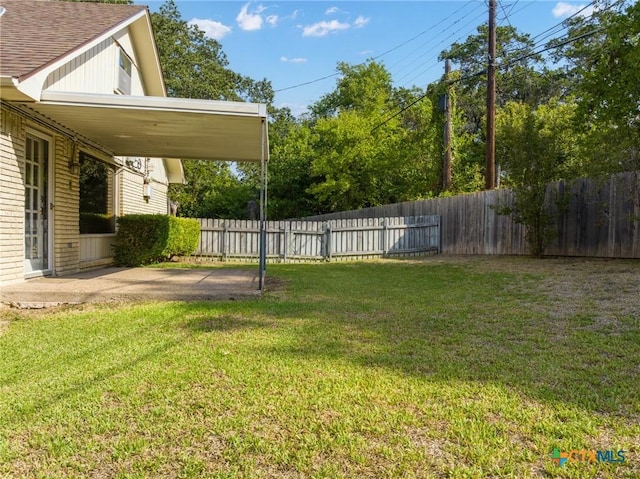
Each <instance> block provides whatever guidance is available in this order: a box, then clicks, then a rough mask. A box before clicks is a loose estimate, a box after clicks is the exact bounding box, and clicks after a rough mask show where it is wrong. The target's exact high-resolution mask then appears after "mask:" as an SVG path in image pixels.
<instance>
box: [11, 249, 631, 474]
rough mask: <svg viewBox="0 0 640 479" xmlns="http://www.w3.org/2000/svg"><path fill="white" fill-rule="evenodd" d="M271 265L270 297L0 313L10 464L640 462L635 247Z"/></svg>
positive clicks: (468, 470)
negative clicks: (627, 254) (615, 254)
mask: <svg viewBox="0 0 640 479" xmlns="http://www.w3.org/2000/svg"><path fill="white" fill-rule="evenodd" d="M268 270H269V275H270V277H272V278H275V280H276V281H275V282H276V283H280V286H279V287H277V288H275V289H274V288H272V291H271V292H269V293H267V294H266V296H265V298H264V299H262V300H245V301H232V302H217V303H216V302H214V303H195V304H186V303H145V304H133V305H126V304H122V305H104V306H85V307H80V308H78V307H76V308H61V309H59V310H57V311H49V312H16V311H13V310H2V312H0V317H2V318H4V319H5V320H9V321H10V323H9V327H8V330H6V331H5V332H4V334H2V335H1V336H0V476H8V477H56V478H57V477H141V478H142V477H194V478H196V477H220V478H222V477H229V478H231V477H273V478H276V477H277V478H281V477H284V478H287V477H291V478H294V477H296V478H298V477H299V478H303V477H304V478H306V477H327V478H336V477H345V478H346V477H371V478H379V477H477V478H484V477H567V478H573V477H575V478H587V477H589V478H590V477H603V478H619V477H628V478H632V477H638V475H640V454H639V453H640V391H639V387H638V384H640V366H639V364H640V324H639V322H640V312H639V306H638V297H640V263H639V262H637V261H585V260H575V261H572V260H543V261H535V260H530V259H528V258H446V257H432V258H429V259H427V260H424V261H409V262H402V261H393V262H391V261H388V262H387V261H384V262H372V263H355V264H353V263H352V264H348V263H345V264H325V265H269V268H268ZM554 448H558V449H559V450H560V451H563V452H568V451H571V450H611V451H619V450H624V451H625V452H624V455H625V458H626V460H625V461H624V462H621V463H602V462H601V463H593V464H590V463H586V462H580V463H571V462H568V463H567V464H565V465H564V466H562V467H559V466H558V465H556V464H555V463H554V462H553V461H552V460H551V458H550V456H549V455H550V453H551V452H552V450H553V449H554Z"/></svg>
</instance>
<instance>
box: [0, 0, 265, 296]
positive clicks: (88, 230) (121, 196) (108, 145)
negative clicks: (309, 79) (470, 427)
mask: <svg viewBox="0 0 640 479" xmlns="http://www.w3.org/2000/svg"><path fill="white" fill-rule="evenodd" d="M0 107H1V114H2V117H1V120H0V285H2V284H7V283H11V282H15V281H22V280H24V279H28V278H31V277H37V276H42V275H63V274H68V273H74V272H77V271H80V270H82V269H86V268H93V267H97V266H102V265H107V264H110V263H111V262H112V257H111V256H112V255H111V244H112V243H113V237H114V231H115V230H114V228H115V221H114V219H113V218H114V217H117V216H120V215H124V214H130V213H165V214H166V213H168V212H170V204H169V199H168V186H169V184H171V183H181V182H183V181H184V175H183V170H182V164H181V161H180V160H178V159H177V158H194V159H206V160H232V161H256V162H261V164H262V166H263V168H265V162H266V159H267V156H268V145H267V142H268V139H267V131H266V130H267V122H266V116H267V115H266V106H265V105H261V104H251V103H239V102H214V101H207V100H188V99H175V98H166V92H165V87H164V82H163V77H162V71H161V68H160V63H159V58H158V53H157V50H156V47H155V41H154V37H153V30H152V26H151V20H150V15H149V11H148V9H147V8H146V7H144V6H140V5H119V4H96V3H79V2H56V1H48V0H0ZM264 177H265V178H266V174H265V175H264ZM261 264H262V261H261Z"/></svg>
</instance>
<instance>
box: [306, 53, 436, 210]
mask: <svg viewBox="0 0 640 479" xmlns="http://www.w3.org/2000/svg"><path fill="white" fill-rule="evenodd" d="M338 71H339V72H340V73H341V76H340V78H339V79H338V81H337V84H336V88H335V90H334V91H332V92H330V93H328V94H327V95H325V96H323V97H322V98H321V99H320V100H319V101H318V102H317V103H315V104H314V105H312V106H311V108H310V109H311V119H310V129H311V135H310V137H309V141H310V142H311V150H312V151H313V153H314V158H313V161H312V176H313V178H312V181H313V183H312V185H311V187H310V188H309V191H310V192H311V193H312V194H313V196H314V197H315V199H316V201H317V202H318V208H319V209H320V210H322V211H337V210H342V209H353V208H362V207H366V206H377V205H380V204H385V203H393V202H397V201H404V200H408V199H413V198H416V197H425V196H432V195H434V194H438V192H439V191H440V186H439V185H440V180H439V177H440V172H441V154H442V140H441V138H442V133H441V131H442V130H441V126H437V127H436V125H441V122H440V124H439V123H438V122H437V121H436V122H434V120H433V118H434V114H433V112H434V104H433V103H432V102H431V100H430V98H427V97H426V95H425V94H424V92H423V91H422V90H420V89H417V88H413V89H394V88H393V86H392V83H391V75H390V74H389V72H388V71H387V70H386V69H385V68H384V66H383V65H382V64H379V63H376V62H373V61H371V62H367V63H366V64H360V65H349V64H346V63H340V64H338ZM410 105H413V106H411V107H410V108H409V106H410ZM436 105H437V102H436ZM436 138H437V139H436ZM432 140H433V141H432Z"/></svg>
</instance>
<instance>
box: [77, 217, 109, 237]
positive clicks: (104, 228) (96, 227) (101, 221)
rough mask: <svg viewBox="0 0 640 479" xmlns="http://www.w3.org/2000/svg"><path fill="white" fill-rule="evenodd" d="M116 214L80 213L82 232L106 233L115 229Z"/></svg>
mask: <svg viewBox="0 0 640 479" xmlns="http://www.w3.org/2000/svg"><path fill="white" fill-rule="evenodd" d="M114 219H115V218H114V216H112V215H104V214H101V213H80V234H81V235H85V234H104V233H113V232H114V231H115V223H114Z"/></svg>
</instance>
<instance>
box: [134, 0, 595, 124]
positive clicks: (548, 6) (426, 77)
mask: <svg viewBox="0 0 640 479" xmlns="http://www.w3.org/2000/svg"><path fill="white" fill-rule="evenodd" d="M135 3H139V4H146V5H148V6H149V7H150V9H151V11H152V12H154V11H157V10H158V9H159V7H160V6H161V5H162V3H163V2H162V1H141V0H136V1H135ZM588 3H589V2H588V1H582V2H572V1H542V0H537V1H525V0H499V1H498V10H497V19H498V25H509V24H511V25H513V26H514V27H516V28H518V29H519V30H520V31H521V32H525V33H529V34H531V36H533V37H536V35H540V34H542V35H541V36H540V37H538V38H536V40H539V41H540V42H541V44H542V43H544V42H546V41H548V39H549V38H552V37H557V36H560V35H562V34H563V33H564V32H565V30H564V29H562V28H561V27H558V28H556V29H554V30H551V31H550V32H547V30H548V29H550V28H551V27H554V26H556V25H558V24H559V23H560V22H561V21H562V20H563V19H564V18H566V17H568V16H569V15H571V14H573V13H575V12H576V11H578V10H580V9H581V8H582V7H584V6H585V5H587V4H588ZM176 4H177V5H178V9H179V10H180V13H181V14H182V17H183V19H184V20H186V21H189V22H193V23H195V24H197V25H198V26H199V27H200V28H201V29H202V30H204V31H205V32H206V34H207V35H208V36H210V37H212V38H215V39H216V40H218V41H219V42H220V43H221V44H222V48H223V51H224V52H225V53H226V55H227V56H228V58H229V62H230V65H229V67H230V68H231V69H232V70H234V71H236V72H238V73H241V74H243V75H248V76H250V77H252V78H254V79H256V80H259V79H262V78H267V79H268V80H270V81H271V83H272V85H273V87H274V89H275V90H276V99H275V104H276V106H288V107H289V108H291V110H292V111H293V112H294V113H295V114H300V113H302V112H304V111H305V109H306V107H307V105H309V104H312V103H314V102H316V101H317V100H319V99H320V98H321V97H322V95H324V94H326V93H328V92H330V91H332V90H333V89H334V87H335V84H336V76H330V75H333V74H334V73H335V71H336V65H337V63H338V62H340V61H344V62H348V63H352V64H355V63H361V62H364V61H366V60H367V59H369V58H376V60H377V61H379V62H382V63H384V65H385V66H386V67H387V69H388V70H389V71H390V72H391V74H392V76H393V80H394V84H395V86H398V87H400V86H404V87H411V86H413V85H416V86H419V87H422V88H424V87H425V86H426V85H427V84H429V83H430V82H432V81H434V80H436V79H437V78H438V77H439V76H440V75H442V72H443V69H444V65H443V63H442V62H438V55H439V53H440V52H441V51H442V50H443V49H446V48H448V47H449V46H450V45H451V44H452V43H453V42H456V41H458V42H461V41H464V40H465V39H466V38H467V36H469V35H471V34H474V33H475V31H476V28H477V26H478V25H480V24H482V23H486V22H487V18H488V13H487V10H488V9H487V3H486V2H485V1H484V0H448V1H432V0H423V1H341V2H333V1H308V0H307V1H288V0H275V1H267V0H265V1H255V2H247V1H223V2H220V1H212V0H176ZM588 11H589V9H588V8H587V9H586V10H584V12H582V13H583V14H584V13H586V12H588ZM545 32H546V33H545ZM549 34H552V36H551V37H548V38H546V39H545V36H546V35H549ZM326 76H330V77H329V78H326V79H324V80H320V81H315V80H318V79H320V78H323V77H326ZM307 82H311V83H309V84H307V85H304V86H300V87H297V88H291V87H292V86H295V85H299V84H303V83H307Z"/></svg>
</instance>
